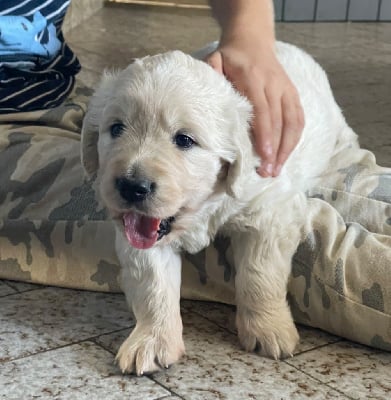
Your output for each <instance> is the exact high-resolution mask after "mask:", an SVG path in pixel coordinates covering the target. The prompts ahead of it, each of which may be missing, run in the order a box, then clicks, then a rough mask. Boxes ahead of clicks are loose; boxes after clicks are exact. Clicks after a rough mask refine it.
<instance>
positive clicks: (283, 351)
mask: <svg viewBox="0 0 391 400" xmlns="http://www.w3.org/2000/svg"><path fill="white" fill-rule="evenodd" d="M236 325H237V328H238V336H239V340H240V343H241V344H242V346H243V347H244V349H245V350H247V351H254V350H255V349H257V350H259V353H260V354H261V355H263V356H266V357H271V358H274V359H279V358H285V357H292V355H293V351H294V350H295V347H296V345H297V343H298V342H299V334H298V332H297V329H296V326H295V324H294V322H293V319H292V316H291V314H290V311H289V308H288V306H286V309H285V308H284V309H282V310H281V309H280V310H278V312H277V311H275V312H272V313H266V312H262V313H259V312H254V311H250V310H248V309H243V308H241V309H239V310H238V312H237V315H236Z"/></svg>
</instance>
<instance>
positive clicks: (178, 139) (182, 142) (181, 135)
mask: <svg viewBox="0 0 391 400" xmlns="http://www.w3.org/2000/svg"><path fill="white" fill-rule="evenodd" d="M174 143H175V144H176V145H177V146H178V147H179V148H180V149H190V148H191V147H193V145H195V144H196V142H195V141H194V140H193V139H192V138H191V137H190V136H188V135H186V133H185V132H184V131H178V132H177V133H176V134H175V136H174Z"/></svg>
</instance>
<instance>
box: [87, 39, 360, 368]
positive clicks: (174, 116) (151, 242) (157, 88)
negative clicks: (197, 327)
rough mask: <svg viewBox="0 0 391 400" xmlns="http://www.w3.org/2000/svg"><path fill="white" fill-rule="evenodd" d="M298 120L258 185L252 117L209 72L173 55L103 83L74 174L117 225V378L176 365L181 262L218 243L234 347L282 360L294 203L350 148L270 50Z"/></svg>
mask: <svg viewBox="0 0 391 400" xmlns="http://www.w3.org/2000/svg"><path fill="white" fill-rule="evenodd" d="M277 54H278V57H279V60H280V62H281V63H282V65H283V66H284V68H285V69H286V71H287V73H288V75H289V76H290V78H291V79H292V81H293V82H294V83H295V85H296V87H297V89H298V91H299V95H300V99H301V102H302V105H303V108H304V112H305V121H306V122H305V128H304V131H303V134H302V137H301V139H300V142H299V144H298V145H297V147H296V149H295V150H294V151H293V153H292V154H291V155H290V157H289V158H288V160H287V161H286V163H285V165H284V167H283V168H282V171H281V174H280V176H278V177H276V178H262V177H260V176H259V175H258V174H257V173H256V168H257V166H259V164H260V160H259V158H258V157H257V155H256V154H255V153H254V150H253V146H252V142H251V134H250V123H251V116H252V109H251V106H250V104H249V102H248V100H247V99H246V98H244V97H243V96H241V95H240V94H239V93H238V92H236V91H235V89H234V88H233V87H232V85H231V84H230V83H229V82H228V81H227V80H226V79H225V78H224V77H223V76H221V75H219V74H218V73H217V72H215V71H214V70H213V69H212V68H211V67H210V66H209V65H207V64H206V63H204V62H202V61H199V60H197V59H195V58H193V57H191V56H190V55H185V54H184V53H182V52H180V51H172V52H168V53H165V54H159V55H155V56H151V57H145V58H142V59H138V60H136V61H135V62H134V63H132V64H131V65H129V67H128V68H126V69H125V70H123V71H120V72H118V73H112V74H105V75H104V76H103V79H102V82H101V84H100V86H99V87H98V88H97V90H96V92H95V94H94V96H93V97H92V99H91V102H90V105H89V109H88V112H87V114H86V117H85V120H84V126H83V131H82V161H83V164H84V167H85V169H86V171H87V172H88V173H89V174H90V175H93V174H95V173H97V179H98V182H99V187H100V196H101V197H102V200H103V202H104V203H105V205H106V206H107V209H108V211H109V213H110V215H111V217H112V219H113V221H114V223H115V224H116V228H117V229H116V231H117V237H116V249H117V252H118V257H119V260H120V263H121V266H122V287H123V290H124V292H125V294H126V297H127V300H128V303H129V305H130V307H131V308H132V310H133V313H134V315H135V317H136V320H137V324H136V327H135V328H134V330H133V331H132V333H131V334H130V336H129V337H128V338H127V339H126V341H125V342H124V343H123V344H122V346H121V348H120V349H119V352H118V355H117V360H118V362H119V366H120V368H121V370H122V371H123V372H134V373H136V374H138V375H141V374H143V373H147V372H152V371H155V370H157V369H159V368H161V367H168V366H169V365H170V364H172V363H174V362H176V361H177V360H178V359H179V358H180V357H181V355H182V354H183V353H184V343H183V339H182V321H181V316H180V309H179V297H180V285H181V257H180V253H181V252H182V251H187V252H191V253H194V252H198V251H200V250H201V249H203V248H205V247H206V246H208V245H209V244H210V242H211V241H212V240H213V238H214V237H215V235H216V234H217V233H218V232H219V233H221V234H223V235H226V236H229V237H230V239H231V244H232V248H233V253H234V262H235V269H236V278H235V288H236V289H235V290H236V305H237V316H236V324H237V329H238V335H239V340H240V342H241V344H242V346H243V347H244V348H245V349H246V350H248V351H252V350H254V349H255V348H256V347H257V348H259V350H260V352H261V354H263V355H266V356H269V357H273V358H280V357H287V356H291V355H292V353H293V351H294V349H295V346H296V344H297V342H298V340H299V336H298V333H297V330H296V327H295V325H294V322H293V320H292V316H291V312H290V309H289V306H288V304H287V301H286V294H287V281H288V278H289V274H290V270H291V259H292V256H293V254H294V253H295V251H296V248H297V246H298V244H299V241H300V239H301V230H302V227H303V224H304V222H305V211H306V201H307V200H306V196H305V192H306V190H308V189H309V188H311V187H312V186H313V185H315V184H316V182H317V179H318V177H319V176H320V175H321V174H322V173H324V172H325V171H326V169H327V166H328V163H329V161H330V158H331V157H332V155H333V153H334V151H335V150H336V148H337V146H339V145H342V144H346V143H351V145H352V146H357V143H356V136H355V134H354V133H353V132H352V130H351V129H350V128H349V127H348V126H347V124H346V122H345V119H344V118H343V116H342V114H341V112H340V109H339V107H338V106H337V104H336V102H335V100H334V98H333V95H332V93H331V90H330V86H329V82H328V80H327V77H326V74H325V73H324V71H323V70H322V68H321V67H320V66H319V65H318V64H317V63H316V62H315V61H314V60H313V59H312V58H311V57H310V56H309V55H307V54H306V53H304V52H303V51H302V50H300V49H298V48H296V47H294V46H291V45H288V44H284V43H278V44H277Z"/></svg>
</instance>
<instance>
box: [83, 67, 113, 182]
mask: <svg viewBox="0 0 391 400" xmlns="http://www.w3.org/2000/svg"><path fill="white" fill-rule="evenodd" d="M117 75H118V73H116V72H104V74H103V76H102V79H101V82H100V84H99V86H98V89H97V90H96V91H95V93H94V94H93V96H92V97H91V99H90V102H89V104H88V109H87V113H86V115H85V116H84V120H83V126H82V129H81V162H82V165H83V167H84V169H85V171H86V173H87V175H88V176H89V177H91V176H92V175H94V174H95V173H96V172H97V171H98V168H99V156H98V138H99V125H100V118H101V117H102V113H103V110H104V108H105V106H106V104H107V102H108V100H109V99H110V97H111V96H112V92H113V82H114V81H115V79H116V77H117Z"/></svg>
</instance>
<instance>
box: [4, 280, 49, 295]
mask: <svg viewBox="0 0 391 400" xmlns="http://www.w3.org/2000/svg"><path fill="white" fill-rule="evenodd" d="M5 282H6V283H7V284H8V285H9V286H11V287H12V288H13V289H15V290H16V291H17V292H18V293H23V292H28V291H29V290H37V289H42V288H43V287H44V286H42V285H36V284H33V283H27V282H17V281H5Z"/></svg>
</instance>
